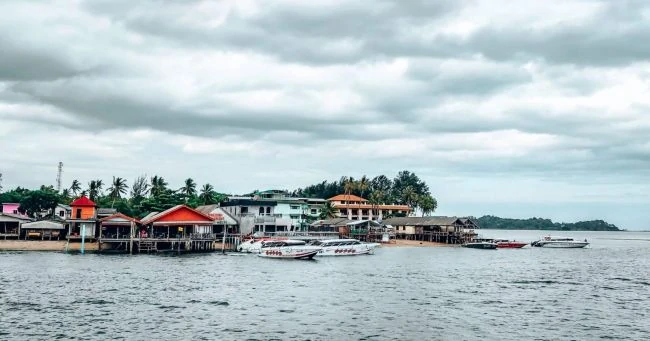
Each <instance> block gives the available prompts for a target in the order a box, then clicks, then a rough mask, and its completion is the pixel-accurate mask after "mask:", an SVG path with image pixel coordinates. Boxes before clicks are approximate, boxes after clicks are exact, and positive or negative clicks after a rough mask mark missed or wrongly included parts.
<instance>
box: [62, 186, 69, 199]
mask: <svg viewBox="0 0 650 341" xmlns="http://www.w3.org/2000/svg"><path fill="white" fill-rule="evenodd" d="M61 199H62V200H63V202H65V203H67V202H68V200H70V190H69V189H67V188H64V189H63V190H62V191H61Z"/></svg>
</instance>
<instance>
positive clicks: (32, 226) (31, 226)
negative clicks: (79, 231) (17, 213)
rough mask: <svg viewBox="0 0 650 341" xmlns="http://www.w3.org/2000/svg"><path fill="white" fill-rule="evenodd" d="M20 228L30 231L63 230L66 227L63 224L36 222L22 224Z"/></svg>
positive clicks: (44, 221) (45, 221)
mask: <svg viewBox="0 0 650 341" xmlns="http://www.w3.org/2000/svg"><path fill="white" fill-rule="evenodd" d="M20 228H21V229H28V230H63V229H64V228H65V227H64V226H63V224H59V223H56V222H53V221H48V220H41V221H35V222H33V223H25V224H22V225H21V227H20Z"/></svg>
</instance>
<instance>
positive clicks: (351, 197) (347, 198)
mask: <svg viewBox="0 0 650 341" xmlns="http://www.w3.org/2000/svg"><path fill="white" fill-rule="evenodd" d="M327 201H362V202H366V201H368V200H366V199H364V198H362V197H358V196H356V195H354V194H339V195H337V196H334V197H331V198H329V199H327Z"/></svg>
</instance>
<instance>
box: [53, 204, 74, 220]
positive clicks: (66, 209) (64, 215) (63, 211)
mask: <svg viewBox="0 0 650 341" xmlns="http://www.w3.org/2000/svg"><path fill="white" fill-rule="evenodd" d="M54 217H56V218H58V219H62V220H68V219H70V218H71V217H72V207H70V206H69V205H63V204H58V205H56V208H54Z"/></svg>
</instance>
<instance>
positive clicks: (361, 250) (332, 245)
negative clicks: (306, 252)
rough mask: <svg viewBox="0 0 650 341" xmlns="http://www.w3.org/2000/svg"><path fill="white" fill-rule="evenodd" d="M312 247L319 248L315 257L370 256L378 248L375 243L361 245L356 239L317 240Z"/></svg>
mask: <svg viewBox="0 0 650 341" xmlns="http://www.w3.org/2000/svg"><path fill="white" fill-rule="evenodd" d="M312 245H316V246H320V247H321V248H322V250H320V251H319V252H318V254H317V256H356V255H370V254H373V253H374V252H375V248H376V247H377V246H379V244H377V243H363V242H360V241H358V240H356V239H327V240H319V241H315V242H314V243H312Z"/></svg>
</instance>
